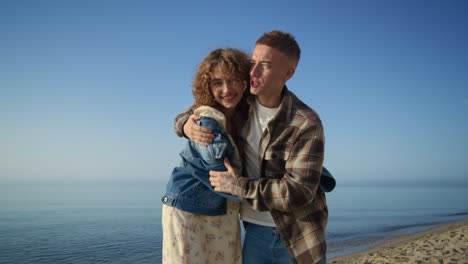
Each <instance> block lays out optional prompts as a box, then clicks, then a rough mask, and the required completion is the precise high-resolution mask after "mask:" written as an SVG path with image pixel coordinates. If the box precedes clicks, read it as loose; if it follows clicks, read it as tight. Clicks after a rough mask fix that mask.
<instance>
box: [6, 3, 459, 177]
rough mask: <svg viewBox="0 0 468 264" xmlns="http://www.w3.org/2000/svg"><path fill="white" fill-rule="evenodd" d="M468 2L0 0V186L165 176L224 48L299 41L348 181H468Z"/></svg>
mask: <svg viewBox="0 0 468 264" xmlns="http://www.w3.org/2000/svg"><path fill="white" fill-rule="evenodd" d="M467 13H468V2H467V1H463V0H449V1H442V0H440V1H426V0H424V1H423V0H421V1H412V0H392V1H390V0H388V1H383V0H369V1H361V0H353V1H345V0H342V1H311V0H310V1H309V0H304V1H275V0H270V1H251V0H249V1H244V0H241V1H221V0H217V1H58V0H57V1H47V0H44V1H33V0H30V1H21V0H4V1H0V183H7V182H19V183H50V182H56V183H79V182H99V183H121V182H125V183H133V182H135V183H137V182H155V181H159V180H166V179H168V177H169V175H170V173H171V171H172V168H173V167H174V166H175V165H177V164H178V161H179V157H178V152H179V151H180V150H181V148H182V147H183V145H184V143H185V141H184V140H183V139H180V138H177V137H176V136H175V134H174V133H173V119H174V117H175V116H176V114H178V113H179V112H181V111H182V110H184V109H185V108H186V107H188V106H189V105H190V104H191V103H192V101H193V98H192V94H191V81H192V77H193V75H194V73H195V70H196V67H197V65H198V64H199V63H200V61H201V60H202V59H203V58H204V57H205V56H206V55H207V54H208V52H209V51H211V50H213V49H216V48H225V47H235V48H239V49H241V50H244V51H245V52H247V53H249V54H250V53H251V52H252V50H253V47H254V43H255V40H256V39H257V38H258V37H259V36H260V35H261V34H263V33H264V32H267V31H271V30H274V29H280V30H284V31H288V32H291V33H292V34H293V35H295V37H296V39H297V41H298V42H299V44H300V46H301V48H302V57H301V61H300V63H299V66H298V69H297V71H296V74H295V76H294V77H293V78H292V79H291V80H290V81H289V82H288V83H287V85H288V87H289V89H290V90H291V91H293V92H294V93H295V94H296V95H298V96H299V97H300V98H301V99H302V100H303V101H304V102H305V103H307V104H308V105H309V106H311V107H312V108H313V109H315V110H316V111H317V112H318V113H319V114H320V116H321V118H322V121H323V123H324V126H325V133H326V146H325V147H326V157H325V165H326V166H327V167H328V168H329V169H330V171H331V172H332V173H333V174H334V175H335V177H336V178H337V180H338V183H340V182H341V183H345V182H358V183H362V182H368V181H398V182H420V183H425V182H432V181H438V182H457V183H462V184H468V140H467V136H468V49H467V47H468V34H467V28H468V16H467Z"/></svg>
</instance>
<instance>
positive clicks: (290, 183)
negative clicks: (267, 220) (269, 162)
mask: <svg viewBox="0 0 468 264" xmlns="http://www.w3.org/2000/svg"><path fill="white" fill-rule="evenodd" d="M323 157H324V137H323V128H322V126H321V125H315V126H313V127H309V128H307V129H305V130H304V131H303V132H302V134H301V135H300V136H299V137H298V139H297V140H296V142H295V143H294V145H293V147H292V149H291V151H290V155H289V158H288V159H287V160H286V163H285V174H284V175H283V177H282V178H281V179H266V178H261V179H258V180H252V179H248V178H245V177H238V178H236V176H233V175H228V173H227V172H220V173H218V172H210V175H211V176H212V178H211V179H210V180H211V181H212V184H213V181H214V182H215V185H216V186H215V187H217V188H215V190H217V191H227V192H230V193H231V194H233V195H236V196H239V197H240V198H243V199H245V200H247V202H249V203H250V204H251V206H252V208H253V209H255V210H258V211H267V210H268V211H271V210H273V209H275V210H280V211H291V210H294V209H296V208H299V207H302V206H304V205H307V204H309V203H310V202H312V200H313V199H314V198H315V194H316V191H317V189H318V187H319V183H320V174H321V170H322V163H323ZM223 186H228V187H229V188H226V189H223Z"/></svg>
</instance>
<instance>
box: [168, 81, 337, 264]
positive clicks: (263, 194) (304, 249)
mask: <svg viewBox="0 0 468 264" xmlns="http://www.w3.org/2000/svg"><path fill="white" fill-rule="evenodd" d="M253 100H254V97H253V96H252V97H250V98H248V100H247V101H248V104H249V105H251V104H252V103H254V101H253ZM251 109H252V107H241V108H240V109H239V110H238V113H236V117H235V118H234V120H235V121H234V123H235V124H234V125H235V127H236V128H237V129H236V130H237V131H240V135H234V138H235V140H236V144H237V145H238V147H239V149H240V150H242V149H243V146H244V139H245V138H246V136H247V133H248V130H249V126H248V124H249V122H248V118H249V116H250V114H251ZM189 115H190V111H186V112H184V113H182V114H181V115H179V116H177V118H176V122H175V128H176V133H177V134H178V135H179V136H183V133H182V127H183V125H184V124H185V121H186V120H187V118H188V116H189ZM241 152H242V151H241ZM259 153H260V155H261V157H259V158H260V160H261V162H260V164H261V178H260V179H259V180H252V179H248V178H247V177H240V178H239V179H238V180H237V181H236V184H235V187H234V193H233V194H234V195H237V196H239V197H242V198H244V199H245V200H247V202H248V203H249V204H250V205H251V206H252V208H254V209H256V210H259V211H270V213H271V215H272V216H273V219H274V221H275V223H276V227H277V229H278V231H279V233H280V235H281V238H282V239H283V240H284V242H285V244H286V247H287V248H288V250H289V254H290V256H291V259H292V260H293V263H307V264H309V263H316V262H318V261H319V260H321V259H322V258H323V257H325V254H326V249H327V245H326V240H325V229H326V226H327V220H328V209H327V203H326V199H325V194H324V193H323V192H322V191H321V190H320V188H318V187H319V183H320V175H321V171H322V163H323V158H324V134H323V127H322V122H321V121H320V118H319V116H318V115H317V113H315V112H314V111H313V110H312V109H311V108H309V107H308V106H307V105H306V104H304V103H303V102H302V101H300V100H299V99H298V98H297V97H296V96H295V95H294V94H293V93H291V92H290V91H288V89H287V88H286V86H285V87H284V88H283V94H282V101H281V105H280V107H279V110H278V112H277V113H276V115H275V117H274V118H273V119H272V120H271V121H270V122H269V123H268V126H267V128H266V129H265V132H264V133H263V136H262V139H261V142H260V151H259Z"/></svg>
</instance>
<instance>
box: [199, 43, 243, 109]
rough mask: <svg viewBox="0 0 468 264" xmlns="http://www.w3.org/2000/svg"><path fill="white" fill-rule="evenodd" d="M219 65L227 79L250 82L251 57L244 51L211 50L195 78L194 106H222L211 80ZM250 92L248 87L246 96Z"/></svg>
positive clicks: (217, 107)
mask: <svg viewBox="0 0 468 264" xmlns="http://www.w3.org/2000/svg"><path fill="white" fill-rule="evenodd" d="M216 66H219V67H220V70H221V72H222V73H223V75H224V76H225V78H226V79H229V80H235V81H242V82H245V83H246V85H249V83H250V58H249V57H248V56H247V54H245V53H244V52H242V51H240V50H237V49H232V48H228V49H216V50H213V51H212V52H210V54H208V56H206V58H205V59H204V60H203V61H202V62H201V64H200V66H198V71H197V73H196V74H195V78H194V80H193V86H192V92H193V96H194V98H195V102H194V103H193V107H198V106H202V105H206V106H211V107H214V108H216V109H218V110H220V109H222V106H221V105H220V104H219V103H218V102H216V100H215V98H214V96H213V94H212V92H211V89H210V85H211V80H212V72H213V69H214V68H215V67H216ZM248 93H249V89H246V92H245V93H244V97H243V98H245V97H246V95H247V94H248Z"/></svg>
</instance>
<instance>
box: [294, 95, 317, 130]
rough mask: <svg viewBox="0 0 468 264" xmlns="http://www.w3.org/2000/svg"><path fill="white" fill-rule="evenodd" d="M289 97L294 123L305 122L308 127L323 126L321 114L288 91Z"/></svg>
mask: <svg viewBox="0 0 468 264" xmlns="http://www.w3.org/2000/svg"><path fill="white" fill-rule="evenodd" d="M288 96H289V97H290V100H291V108H290V109H291V116H292V120H291V121H292V122H303V123H304V125H306V126H317V125H319V126H321V125H322V121H321V120H320V116H319V114H318V113H317V112H316V111H315V110H314V109H312V108H311V107H310V106H308V105H307V104H306V103H304V102H303V101H301V100H300V99H299V98H298V97H297V96H296V95H295V94H294V93H292V92H291V91H288Z"/></svg>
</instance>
